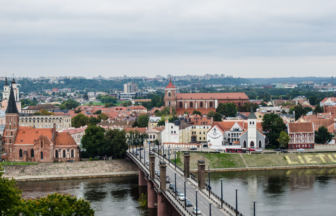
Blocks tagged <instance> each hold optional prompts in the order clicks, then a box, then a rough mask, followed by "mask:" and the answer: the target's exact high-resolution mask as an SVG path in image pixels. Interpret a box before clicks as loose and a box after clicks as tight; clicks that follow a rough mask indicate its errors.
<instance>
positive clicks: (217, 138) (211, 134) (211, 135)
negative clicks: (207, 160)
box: [207, 125, 226, 149]
mask: <svg viewBox="0 0 336 216" xmlns="http://www.w3.org/2000/svg"><path fill="white" fill-rule="evenodd" d="M207 140H208V143H209V144H211V145H210V146H209V148H211V149H225V148H226V146H225V145H224V131H222V130H220V129H219V128H218V127H217V126H216V125H215V126H214V127H212V128H211V130H210V131H208V134H207Z"/></svg>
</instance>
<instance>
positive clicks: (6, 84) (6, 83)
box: [5, 77, 8, 86]
mask: <svg viewBox="0 0 336 216" xmlns="http://www.w3.org/2000/svg"><path fill="white" fill-rule="evenodd" d="M5 86H8V82H7V77H6V78H5Z"/></svg>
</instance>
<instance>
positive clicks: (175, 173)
mask: <svg viewBox="0 0 336 216" xmlns="http://www.w3.org/2000/svg"><path fill="white" fill-rule="evenodd" d="M176 192H177V191H176V173H175V199H176V194H177V193H176Z"/></svg>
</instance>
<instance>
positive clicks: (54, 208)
mask: <svg viewBox="0 0 336 216" xmlns="http://www.w3.org/2000/svg"><path fill="white" fill-rule="evenodd" d="M13 213H14V214H13V215H19V214H21V215H22V216H31V215H45V216H64V215H82V216H93V215H94V210H93V209H92V208H91V205H90V203H89V202H88V201H85V200H84V199H79V200H77V198H76V197H71V195H63V194H57V193H54V194H51V195H49V194H48V196H47V197H42V198H39V199H35V200H23V199H22V200H21V203H20V205H19V206H18V207H17V208H15V209H14V212H13Z"/></svg>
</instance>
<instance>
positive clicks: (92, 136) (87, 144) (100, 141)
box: [82, 125, 106, 157]
mask: <svg viewBox="0 0 336 216" xmlns="http://www.w3.org/2000/svg"><path fill="white" fill-rule="evenodd" d="M104 133H105V129H104V128H102V127H97V126H95V125H90V126H89V127H87V128H86V130H85V135H84V136H83V138H82V145H83V148H84V149H86V152H87V153H88V155H89V157H94V156H97V155H100V154H103V153H105V144H106V139H105V136H104Z"/></svg>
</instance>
